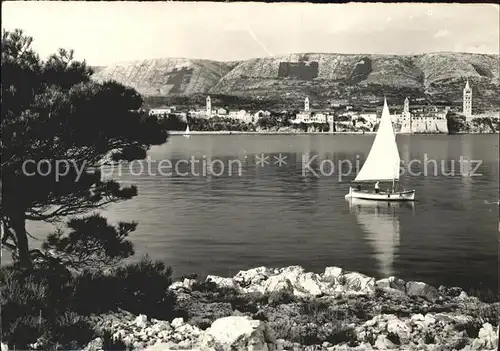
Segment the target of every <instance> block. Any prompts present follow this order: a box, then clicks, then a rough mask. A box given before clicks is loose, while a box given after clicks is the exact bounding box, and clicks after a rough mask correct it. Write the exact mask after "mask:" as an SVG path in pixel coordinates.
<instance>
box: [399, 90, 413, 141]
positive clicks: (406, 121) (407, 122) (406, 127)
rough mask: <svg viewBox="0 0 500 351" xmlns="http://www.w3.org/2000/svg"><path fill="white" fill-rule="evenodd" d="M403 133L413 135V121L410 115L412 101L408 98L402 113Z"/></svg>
mask: <svg viewBox="0 0 500 351" xmlns="http://www.w3.org/2000/svg"><path fill="white" fill-rule="evenodd" d="M401 119H402V124H401V132H402V133H412V125H411V124H412V123H411V122H412V120H411V114H410V99H408V97H406V99H405V102H404V105H403V113H401Z"/></svg>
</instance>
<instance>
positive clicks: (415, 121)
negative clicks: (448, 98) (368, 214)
mask: <svg viewBox="0 0 500 351" xmlns="http://www.w3.org/2000/svg"><path fill="white" fill-rule="evenodd" d="M448 110H449V107H446V108H444V110H440V109H438V108H437V107H436V106H422V105H421V106H416V107H414V108H413V109H412V110H410V100H409V99H408V97H407V98H406V99H405V102H404V105H403V112H402V113H401V115H400V116H401V118H400V120H399V121H398V122H399V124H400V126H401V127H400V133H404V134H413V133H448V122H447V120H446V114H447V113H448Z"/></svg>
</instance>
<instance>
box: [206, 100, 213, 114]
mask: <svg viewBox="0 0 500 351" xmlns="http://www.w3.org/2000/svg"><path fill="white" fill-rule="evenodd" d="M206 113H207V117H210V116H212V100H211V99H210V96H207V101H206Z"/></svg>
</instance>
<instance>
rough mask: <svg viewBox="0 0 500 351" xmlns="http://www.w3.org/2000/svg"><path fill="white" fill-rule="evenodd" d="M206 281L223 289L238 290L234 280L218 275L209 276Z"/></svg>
mask: <svg viewBox="0 0 500 351" xmlns="http://www.w3.org/2000/svg"><path fill="white" fill-rule="evenodd" d="M206 281H207V282H213V283H215V284H217V286H219V287H221V288H237V285H236V283H235V282H234V280H233V279H232V278H223V277H218V276H216V275H209V276H207V279H206Z"/></svg>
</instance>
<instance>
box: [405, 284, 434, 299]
mask: <svg viewBox="0 0 500 351" xmlns="http://www.w3.org/2000/svg"><path fill="white" fill-rule="evenodd" d="M406 293H407V294H408V296H420V297H424V298H426V299H428V300H431V301H433V300H437V299H438V298H439V292H438V290H437V289H436V288H435V287H433V286H432V285H429V284H426V283H423V282H408V283H406Z"/></svg>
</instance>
